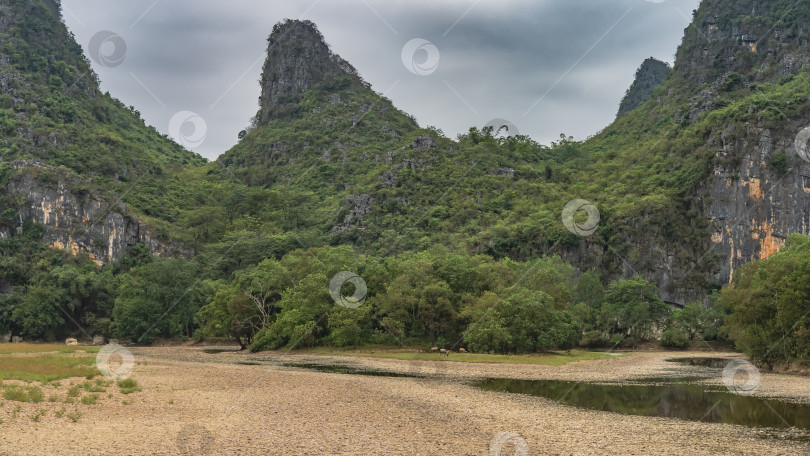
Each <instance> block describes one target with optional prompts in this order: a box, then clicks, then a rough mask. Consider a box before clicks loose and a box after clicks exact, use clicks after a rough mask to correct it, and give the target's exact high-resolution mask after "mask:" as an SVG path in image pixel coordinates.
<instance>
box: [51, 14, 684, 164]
mask: <svg viewBox="0 0 810 456" xmlns="http://www.w3.org/2000/svg"><path fill="white" fill-rule="evenodd" d="M698 3H699V0H668V1H664V2H662V3H655V2H651V1H647V0H611V1H605V0H576V1H573V0H534V1H530V0H482V1H479V2H475V1H461V0H444V1H435V0H368V1H360V0H320V1H318V0H311V1H310V0H307V1H281V0H271V1H268V0H231V1H228V2H222V1H217V0H157V1H156V2H155V1H153V0H142V1H124V0H117V1H110V0H62V4H63V10H64V17H65V22H66V23H67V25H68V27H69V28H70V30H71V31H72V32H73V33H74V34H75V35H76V38H77V40H78V41H79V43H80V44H81V45H82V47H83V48H84V49H85V51H86V50H87V44H88V43H89V41H90V38H91V37H92V36H93V35H94V34H95V33H96V32H98V31H100V30H110V31H112V32H115V33H117V34H119V35H120V36H121V37H123V38H124V40H125V41H126V43H127V55H126V58H125V60H124V62H123V63H122V64H121V65H119V66H117V67H113V68H106V67H103V66H100V65H98V64H96V63H95V62H94V63H93V67H94V69H95V70H96V71H97V72H98V73H99V76H100V78H101V80H102V89H104V90H108V91H109V92H110V93H111V94H112V95H113V96H115V97H117V98H119V99H121V100H122V101H123V102H124V103H125V104H127V105H133V106H135V107H136V108H137V109H138V110H139V111H140V112H141V114H142V115H143V117H144V118H145V119H146V121H147V123H149V124H151V125H154V126H155V127H156V128H157V129H158V130H160V131H161V132H164V133H168V132H169V131H168V130H169V128H168V125H169V120H170V119H171V118H172V116H173V115H174V114H175V113H176V112H178V111H185V110H187V111H193V112H196V113H198V114H200V115H201V116H202V117H203V118H204V119H205V121H206V123H207V125H208V136H207V138H206V140H205V142H204V143H203V144H202V145H201V146H200V147H198V148H197V149H195V150H196V151H197V152H199V153H200V154H202V155H204V156H206V157H208V158H211V159H213V158H215V157H217V156H218V155H219V154H221V153H223V152H225V151H226V150H227V149H229V148H230V147H231V146H233V144H235V142H236V135H237V133H238V132H239V130H241V129H242V128H244V127H245V126H246V125H247V123H248V119H249V118H250V117H251V116H252V115H253V114H255V112H256V109H257V100H258V97H259V84H258V82H257V81H258V79H259V77H260V73H261V66H262V63H263V61H264V52H265V46H266V42H265V39H266V37H267V35H268V34H269V33H270V31H271V29H272V27H273V25H274V24H275V23H277V22H279V21H281V20H283V19H285V18H304V19H310V20H312V21H313V22H315V23H316V24H317V25H318V27H319V28H320V30H321V32H322V33H323V34H324V36H325V38H326V40H327V42H328V43H329V44H330V45H331V46H332V49H333V50H334V51H335V52H336V53H338V54H340V55H341V56H342V57H343V58H345V59H346V60H348V61H349V62H351V63H352V64H353V65H354V66H355V67H356V68H357V69H358V70H359V71H360V73H361V74H362V75H363V77H364V78H365V79H366V80H367V81H369V82H370V83H371V84H372V86H373V87H374V89H375V90H377V91H378V92H385V94H386V96H388V97H389V98H391V99H392V100H393V102H394V104H395V105H397V106H398V107H399V108H401V109H403V110H404V111H406V112H409V113H412V114H414V115H415V116H416V118H417V119H418V120H419V122H420V123H421V124H422V125H434V126H437V127H439V128H441V129H443V130H444V131H445V133H446V134H447V135H448V136H451V137H454V136H455V135H456V134H458V133H462V132H465V131H466V130H467V129H468V128H469V127H470V126H483V125H485V124H486V123H487V122H488V121H489V120H491V119H493V118H496V117H500V118H504V119H507V120H509V121H511V122H513V123H514V124H515V125H516V126H517V127H518V128H519V129H520V131H521V133H523V134H528V135H530V136H532V137H533V138H535V139H537V140H539V141H541V142H548V141H550V140H553V139H556V138H557V137H558V136H559V134H560V133H562V132H564V133H566V134H569V135H573V136H574V137H576V138H578V139H584V138H585V137H587V136H589V135H592V134H594V133H596V132H598V131H599V130H600V129H602V128H603V127H605V126H606V125H607V124H608V123H610V122H611V121H612V120H613V117H614V116H615V113H616V110H617V109H618V104H619V101H620V100H621V97H622V96H623V95H624V91H625V90H626V89H627V87H629V86H630V84H631V82H632V79H633V75H634V73H635V70H636V68H637V67H638V66H639V65H640V64H641V62H642V61H643V60H644V59H645V58H647V57H650V56H653V57H656V58H659V59H661V60H664V61H668V62H670V63H671V62H672V60H673V56H674V54H675V50H676V47H677V45H678V44H679V43H680V39H681V37H682V35H683V29H684V28H685V27H686V26H687V25H688V24H689V18H690V17H691V11H692V10H693V9H694V8H696V7H697V5H698ZM611 27H612V29H611ZM608 30H610V32H608ZM606 32H607V33H606ZM603 35H604V37H603ZM417 37H418V38H423V39H426V40H429V41H431V42H432V43H434V44H435V45H436V47H437V48H438V49H439V51H440V53H441V60H440V63H439V66H438V68H437V70H436V71H435V72H434V73H433V74H431V75H429V76H418V75H414V74H412V73H410V72H409V71H408V70H407V69H406V68H405V66H404V65H403V64H402V62H401V59H400V52H401V49H402V46H403V45H404V44H405V43H406V42H407V41H409V40H410V39H412V38H417ZM591 48H592V49H591ZM589 49H591V50H590V52H588V50H589ZM586 53H587V54H586ZM454 91H455V92H454ZM150 92H151V94H150ZM544 94H545V96H544V97H543V98H542V100H540V98H541V96H543V95H544ZM538 100H540V101H539V102H538ZM535 103H536V105H535ZM532 105H535V106H534V108H531V107H532ZM530 108H531V109H530Z"/></svg>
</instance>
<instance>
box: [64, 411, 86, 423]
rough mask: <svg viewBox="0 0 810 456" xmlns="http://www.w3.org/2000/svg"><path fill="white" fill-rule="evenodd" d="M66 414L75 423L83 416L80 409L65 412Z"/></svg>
mask: <svg viewBox="0 0 810 456" xmlns="http://www.w3.org/2000/svg"><path fill="white" fill-rule="evenodd" d="M65 416H66V417H67V418H68V419H69V420H70V421H73V422H74V423H75V422H77V421H79V419H81V417H82V412H80V411H78V410H74V411H72V412H69V413H67V414H65Z"/></svg>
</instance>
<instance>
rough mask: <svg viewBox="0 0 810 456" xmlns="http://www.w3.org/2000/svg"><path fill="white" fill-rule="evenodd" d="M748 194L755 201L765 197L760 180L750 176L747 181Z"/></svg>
mask: <svg viewBox="0 0 810 456" xmlns="http://www.w3.org/2000/svg"><path fill="white" fill-rule="evenodd" d="M748 194H749V195H751V198H753V199H754V200H756V201H759V200H761V199H763V198H765V191H764V190H762V185H760V180H759V179H757V178H756V177H752V178H751V180H749V181H748Z"/></svg>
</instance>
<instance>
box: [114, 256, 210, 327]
mask: <svg viewBox="0 0 810 456" xmlns="http://www.w3.org/2000/svg"><path fill="white" fill-rule="evenodd" d="M213 289H214V286H213V284H212V283H210V282H208V281H202V280H200V279H199V277H198V271H197V266H196V265H195V264H194V263H192V262H190V261H188V260H184V259H159V260H154V261H152V262H151V263H148V264H145V265H143V266H139V267H136V268H134V269H132V270H131V271H130V272H129V273H128V274H126V275H124V277H123V280H122V284H121V288H120V291H119V295H118V297H117V298H116V300H115V307H114V309H113V316H114V324H113V327H114V332H115V334H116V335H117V336H118V337H120V338H122V339H131V340H133V341H136V342H150V341H152V340H154V339H155V338H156V337H191V336H192V334H193V332H194V329H195V327H196V326H195V321H194V317H195V315H196V314H197V312H198V311H199V310H200V308H201V307H202V306H203V305H205V304H206V303H208V302H209V301H210V299H211V296H212V295H213Z"/></svg>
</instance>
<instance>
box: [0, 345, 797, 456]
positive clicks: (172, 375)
mask: <svg viewBox="0 0 810 456" xmlns="http://www.w3.org/2000/svg"><path fill="white" fill-rule="evenodd" d="M132 351H133V353H134V354H135V358H136V360H137V362H138V363H137V365H136V367H135V371H134V374H133V378H135V379H137V380H138V382H139V383H140V385H141V386H142V387H143V391H142V392H138V393H134V394H131V395H129V396H123V395H121V394H120V393H119V392H117V391H116V388H111V389H110V391H111V392H110V393H102V394H100V398H99V401H98V404H95V405H83V404H68V410H73V409H79V410H81V412H82V413H83V416H82V417H81V419H79V420H78V422H76V423H73V422H71V421H70V420H67V419H65V418H64V417H63V418H57V417H56V416H55V415H54V410H56V409H58V408H60V407H63V406H65V404H62V403H49V402H47V400H46V402H43V403H39V404H18V403H15V402H11V401H4V402H5V403H4V405H3V406H2V407H0V419H2V420H3V423H2V424H0V455H2V454H6V455H8V456H12V455H44V454H53V455H74V454H75V455H175V454H190V455H191V454H193V455H219V454H223V455H225V454H245V455H248V454H250V455H252V454H263V455H286V454H306V455H316V454H317V455H322V454H324V455H337V454H398V455H489V454H498V453H497V452H495V453H490V444H491V443H492V442H493V440H497V438H498V437H497V436H504V435H505V434H503V433H513V434H514V435H517V436H519V438H521V439H522V441H523V442H525V445H526V447H527V448H528V453H527V454H532V455H575V454H576V455H580V454H582V455H585V454H624V455H647V454H667V455H669V454H672V455H716V454H735V455H736V454H749V455H770V454H774V455H776V454H780V455H792V454H796V455H798V454H810V446H809V445H807V444H802V443H797V442H795V441H787V440H777V439H773V438H762V437H759V436H758V433H757V432H755V431H753V430H751V429H748V428H745V427H741V426H731V425H723V424H709V423H699V422H689V421H681V420H674V419H666V418H648V417H636V416H624V415H619V414H614V413H608V412H598V411H590V410H579V409H575V408H572V407H567V406H564V405H560V404H557V403H555V402H552V401H549V400H545V399H542V398H537V397H530V396H523V395H515V394H506V393H494V392H487V391H482V390H479V389H477V388H474V387H471V386H468V385H466V384H465V382H464V380H467V379H471V378H480V377H512V378H537V379H567V380H589V381H606V380H622V379H633V378H639V377H651V376H657V375H660V374H664V373H667V374H672V373H673V369H679V370H678V371H677V373H678V374H683V375H688V374H689V371H690V369H691V368H689V367H687V366H684V367H681V368H678V367H677V366H676V367H673V364H672V363H666V362H665V359H667V358H670V357H674V356H690V355H694V356H707V354H706V353H705V352H703V353H694V354H690V353H683V352H679V353H677V354H673V353H660V352H659V353H631V354H625V355H623V356H620V357H616V358H613V359H607V360H600V361H583V362H577V363H569V364H567V365H565V366H536V365H505V364H469V363H456V362H408V361H398V360H387V359H378V358H377V359H375V358H357V357H331V356H314V355H299V354H295V355H283V354H277V353H269V354H249V353H221V354H205V353H203V352H202V349H201V348H198V347H177V348H166V347H161V348H133V349H132ZM458 356H463V355H461V354H454V355H453V356H451V360H452V359H453V358H454V357H458ZM712 356H717V354H712ZM721 356H728V357H735V356H737V355H734V354H730V353H729V354H722V355H721ZM279 362H292V363H336V362H337V363H345V364H351V365H355V366H361V367H365V368H373V369H386V370H395V371H397V372H403V373H416V374H425V375H429V376H430V378H426V379H420V378H392V377H374V376H360V375H343V374H332V373H321V372H313V371H308V370H302V369H295V368H290V367H284V366H282V365H280V364H278V363H279ZM240 363H249V364H248V365H245V364H240ZM68 387H69V382H67V381H63V382H62V385H61V386H60V387H59V388H54V387H51V386H49V387H47V388H43V389H44V390H45V395H46V398H47V397H48V396H49V395H51V394H62V395H64V394H63V393H64V391H62V390H66V388H68ZM51 390H53V391H51ZM107 394H111V395H112V397H107ZM758 394H762V395H766V396H780V397H790V398H792V399H793V400H802V401H807V402H810V380H808V379H807V378H806V377H795V376H786V375H775V374H762V377H761V384H760V388H759V392H758ZM123 400H126V401H131V404H129V405H125V404H123V403H122V401H123ZM17 405H20V406H21V410H20V411H19V412H18V413H17V416H16V417H13V416H12V408H13V407H16V406H17ZM41 409H47V410H48V413H46V414H45V415H44V416H43V417H42V418H41V419H40V420H39V421H38V422H35V421H33V420H32V419H31V418H30V417H31V416H32V415H34V414H35V413H36V411H38V410H41ZM508 437H510V436H509V435H506V436H505V437H502V440H506V439H507V438H508ZM513 442H515V440H513ZM511 448H512V445H509V444H507V445H506V446H504V447H503V452H501V453H500V454H502V455H503V456H506V455H507V454H515V453H512V449H511Z"/></svg>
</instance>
